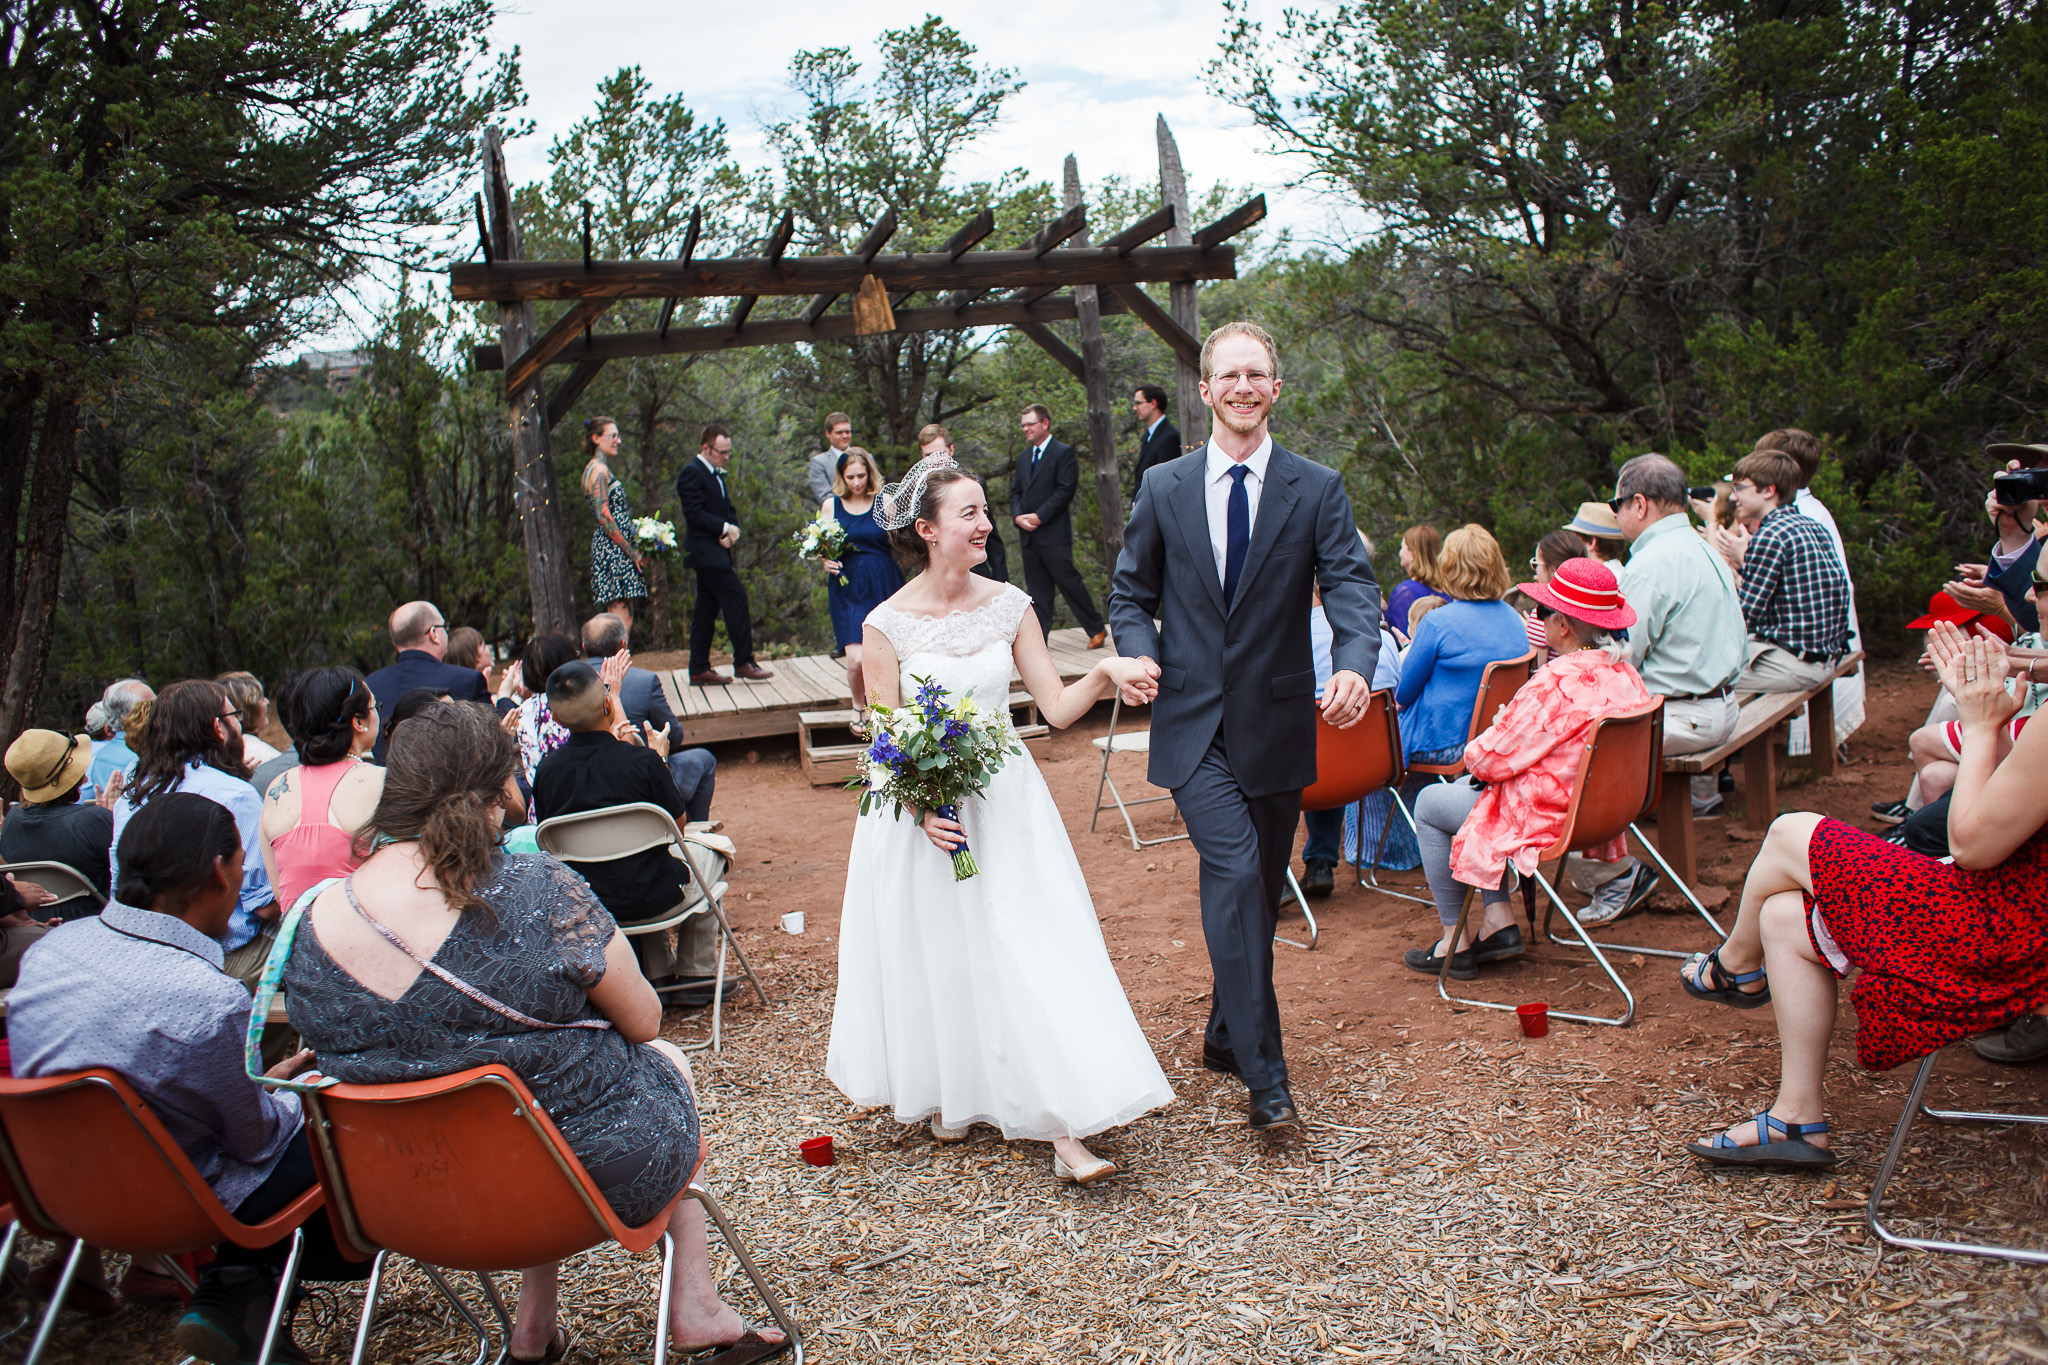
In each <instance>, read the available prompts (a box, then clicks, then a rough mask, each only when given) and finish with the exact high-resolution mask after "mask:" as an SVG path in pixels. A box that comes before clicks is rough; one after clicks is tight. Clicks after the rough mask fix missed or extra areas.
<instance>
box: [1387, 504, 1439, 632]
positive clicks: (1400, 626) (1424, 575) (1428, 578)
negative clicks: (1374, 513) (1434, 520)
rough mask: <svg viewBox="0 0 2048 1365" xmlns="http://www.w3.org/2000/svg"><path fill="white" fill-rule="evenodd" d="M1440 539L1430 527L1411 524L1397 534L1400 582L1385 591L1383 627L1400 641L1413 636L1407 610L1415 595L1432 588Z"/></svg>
mask: <svg viewBox="0 0 2048 1365" xmlns="http://www.w3.org/2000/svg"><path fill="white" fill-rule="evenodd" d="M1443 548H1444V538H1443V536H1442V535H1441V534H1440V533H1439V532H1438V531H1437V529H1436V527H1434V526H1411V527H1409V528H1408V529H1407V530H1405V531H1403V532H1402V533H1401V549H1400V559H1401V573H1402V575H1403V577H1402V579H1401V581H1400V582H1399V583H1396V584H1395V585H1394V589H1393V591H1392V592H1389V593H1388V594H1387V611H1386V626H1387V629H1389V630H1391V631H1393V632H1394V635H1395V636H1396V638H1398V639H1400V640H1401V641H1402V642H1403V643H1404V644H1405V643H1406V642H1407V641H1409V640H1411V639H1413V638H1414V636H1415V624H1414V622H1413V621H1411V620H1410V619H1409V617H1408V609H1409V608H1410V607H1412V606H1414V605H1415V601H1416V599H1417V598H1420V597H1424V596H1427V595H1429V594H1431V593H1433V592H1435V591H1436V557H1437V556H1438V555H1439V554H1441V553H1442V552H1443Z"/></svg>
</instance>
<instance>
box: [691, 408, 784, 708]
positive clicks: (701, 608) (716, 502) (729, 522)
mask: <svg viewBox="0 0 2048 1365" xmlns="http://www.w3.org/2000/svg"><path fill="white" fill-rule="evenodd" d="M731 458H732V433H731V432H729V431H727V430H726V429H725V428H724V427H723V426H720V425H719V424H718V423H716V422H713V423H712V424H711V425H710V426H708V427H706V428H704V434H703V436H702V438H701V439H700V442H699V444H698V447H697V458H696V459H694V460H692V461H690V462H689V463H688V464H686V465H684V466H683V468H682V472H681V473H679V474H677V475H676V500H677V501H678V502H680V503H682V505H683V522H684V525H685V530H684V535H683V557H684V558H685V559H687V560H688V561H689V564H690V567H691V568H692V569H694V570H695V571H696V573H697V606H696V610H695V611H693V612H692V613H691V614H690V682H691V683H692V684H694V685H695V686H698V687H722V686H724V685H725V684H727V683H729V682H731V681H732V679H731V678H728V677H726V676H725V675H724V674H723V673H718V672H715V671H713V669H712V667H711V636H712V633H713V632H714V631H716V630H717V629H718V618H719V615H720V613H723V614H724V616H725V633H726V634H727V635H728V636H730V637H731V639H732V663H733V669H732V671H733V672H735V673H737V674H739V675H740V676H741V677H742V678H745V679H746V680H747V681H749V682H760V681H761V680H762V679H764V678H772V677H774V676H775V674H774V671H773V670H771V669H766V668H763V667H761V665H759V664H757V663H755V662H754V623H753V617H752V616H751V615H749V614H748V608H747V585H746V584H744V583H742V582H740V576H739V574H737V573H735V572H734V571H733V567H732V547H733V546H734V545H736V544H738V543H739V538H740V524H739V518H740V514H739V512H738V511H737V510H736V509H735V508H734V507H733V505H732V498H731V496H730V495H729V494H728V493H727V492H726V488H725V465H726V461H728V460H730V459H731Z"/></svg>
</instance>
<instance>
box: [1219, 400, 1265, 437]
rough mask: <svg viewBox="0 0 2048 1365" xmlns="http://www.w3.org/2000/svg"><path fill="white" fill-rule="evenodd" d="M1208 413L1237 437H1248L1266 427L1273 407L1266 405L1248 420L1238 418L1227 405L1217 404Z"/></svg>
mask: <svg viewBox="0 0 2048 1365" xmlns="http://www.w3.org/2000/svg"><path fill="white" fill-rule="evenodd" d="M1210 411H1211V412H1213V413H1215V414H1216V420H1217V421H1219V422H1221V423H1223V425H1224V426H1226V427H1229V428H1230V429H1231V430H1232V431H1234V432H1236V433H1237V434H1238V435H1240V436H1249V435H1251V434H1252V433H1253V432H1255V431H1257V430H1258V429H1259V428H1261V427H1263V426H1265V425H1266V419H1267V418H1269V417H1271V416H1272V415H1273V405H1272V404H1270V403H1268V404H1267V405H1265V406H1264V407H1262V408H1260V409H1259V411H1258V415H1257V416H1255V417H1251V418H1249V419H1247V418H1245V417H1241V416H1239V415H1238V414H1237V413H1236V412H1235V411H1233V410H1232V408H1231V406H1230V405H1229V404H1228V403H1218V404H1217V405H1216V406H1215V407H1213V408H1211V409H1210Z"/></svg>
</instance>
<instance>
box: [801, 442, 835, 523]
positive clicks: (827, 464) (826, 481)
mask: <svg viewBox="0 0 2048 1365" xmlns="http://www.w3.org/2000/svg"><path fill="white" fill-rule="evenodd" d="M838 474H839V452H838V451H836V450H834V449H832V447H830V446H826V447H825V448H824V449H823V450H821V451H819V452H818V453H817V454H815V455H813V456H811V462H810V464H809V465H808V466H807V467H806V468H805V470H804V477H805V479H806V480H807V481H808V482H809V483H810V486H811V509H812V511H813V512H815V511H816V510H817V509H818V508H819V507H820V506H822V505H823V504H824V501H825V499H827V498H829V497H831V496H832V480H833V479H834V478H836V477H837V476H838Z"/></svg>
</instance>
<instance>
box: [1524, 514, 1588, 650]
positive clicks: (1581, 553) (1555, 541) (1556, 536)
mask: <svg viewBox="0 0 2048 1365" xmlns="http://www.w3.org/2000/svg"><path fill="white" fill-rule="evenodd" d="M1585 553H1586V543H1585V542H1584V541H1583V540H1581V539H1580V538H1579V537H1578V535H1577V533H1575V532H1572V531H1566V530H1557V531H1552V532H1550V533H1549V534H1548V535H1546V536H1544V537H1543V539H1541V540H1539V541H1537V542H1536V553H1534V554H1532V555H1530V556H1529V572H1530V574H1531V575H1532V576H1533V577H1534V579H1535V581H1536V582H1538V583H1548V582H1549V581H1550V576H1551V575H1552V574H1554V573H1556V572H1557V568H1558V565H1560V564H1562V563H1564V562H1565V561H1566V560H1567V559H1581V558H1584V557H1585ZM1522 633H1523V634H1524V635H1526V636H1527V637H1528V640H1529V648H1531V649H1533V650H1535V651H1536V665H1537V667H1539V668H1540V667H1542V666H1543V665H1544V664H1546V663H1549V662H1550V659H1551V654H1550V646H1549V645H1548V644H1546V643H1545V641H1547V640H1548V639H1549V638H1550V637H1549V636H1548V634H1546V633H1545V630H1544V626H1543V622H1542V621H1541V620H1540V619H1538V617H1537V615H1536V608H1535V607H1534V606H1533V605H1532V606H1531V607H1530V608H1529V609H1528V610H1527V611H1525V612H1523V613H1522Z"/></svg>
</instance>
